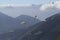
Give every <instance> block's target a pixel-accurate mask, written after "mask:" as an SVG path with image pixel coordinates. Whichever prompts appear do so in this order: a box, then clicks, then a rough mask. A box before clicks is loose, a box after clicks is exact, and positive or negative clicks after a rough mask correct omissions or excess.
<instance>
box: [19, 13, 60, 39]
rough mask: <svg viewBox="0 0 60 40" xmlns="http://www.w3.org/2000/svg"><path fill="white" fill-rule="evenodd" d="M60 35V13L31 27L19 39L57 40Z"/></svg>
mask: <svg viewBox="0 0 60 40" xmlns="http://www.w3.org/2000/svg"><path fill="white" fill-rule="evenodd" d="M57 37H60V13H59V14H55V15H53V16H51V17H49V18H47V19H46V21H45V22H40V23H38V24H36V25H34V26H33V28H32V27H31V28H29V31H27V32H26V33H25V34H24V35H22V36H21V37H20V38H19V39H18V40H57Z"/></svg>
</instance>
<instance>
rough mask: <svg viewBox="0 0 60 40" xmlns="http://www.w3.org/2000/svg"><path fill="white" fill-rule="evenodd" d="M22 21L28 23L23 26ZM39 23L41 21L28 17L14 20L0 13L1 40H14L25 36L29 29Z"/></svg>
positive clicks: (22, 16) (23, 16)
mask: <svg viewBox="0 0 60 40" xmlns="http://www.w3.org/2000/svg"><path fill="white" fill-rule="evenodd" d="M22 21H26V22H27V23H26V24H25V25H23V24H21V22H22ZM38 22H40V20H38V19H36V18H33V17H30V16H27V15H21V16H19V17H17V18H12V17H10V16H7V15H5V14H3V13H2V12H0V40H13V39H15V38H17V37H18V36H19V35H23V33H24V32H26V31H27V28H29V27H30V26H32V25H34V24H36V23H38Z"/></svg>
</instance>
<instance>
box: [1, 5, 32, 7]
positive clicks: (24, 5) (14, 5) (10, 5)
mask: <svg viewBox="0 0 60 40" xmlns="http://www.w3.org/2000/svg"><path fill="white" fill-rule="evenodd" d="M5 6H12V7H30V6H32V4H0V7H5Z"/></svg>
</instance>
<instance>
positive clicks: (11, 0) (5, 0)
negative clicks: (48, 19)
mask: <svg viewBox="0 0 60 40" xmlns="http://www.w3.org/2000/svg"><path fill="white" fill-rule="evenodd" d="M53 1H59V0H0V4H27V3H29V4H41V3H50V2H53Z"/></svg>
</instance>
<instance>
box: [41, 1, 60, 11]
mask: <svg viewBox="0 0 60 40" xmlns="http://www.w3.org/2000/svg"><path fill="white" fill-rule="evenodd" d="M51 7H55V8H57V9H60V1H56V2H54V4H53V3H49V4H43V5H42V6H41V7H40V10H41V11H44V10H46V9H47V8H51Z"/></svg>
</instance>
